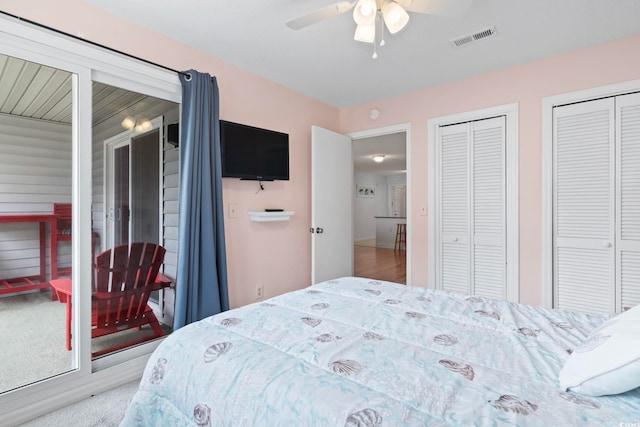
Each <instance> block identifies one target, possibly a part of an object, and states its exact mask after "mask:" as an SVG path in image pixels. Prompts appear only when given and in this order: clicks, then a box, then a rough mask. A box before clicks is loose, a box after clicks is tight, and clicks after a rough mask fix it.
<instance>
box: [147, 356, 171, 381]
mask: <svg viewBox="0 0 640 427" xmlns="http://www.w3.org/2000/svg"><path fill="white" fill-rule="evenodd" d="M166 364H167V359H165V358H164V357H161V358H160V359H158V360H157V361H156V364H155V366H154V367H153V370H152V371H151V378H149V382H150V383H151V384H158V383H160V381H162V379H163V378H164V371H165V368H164V367H165V365H166Z"/></svg>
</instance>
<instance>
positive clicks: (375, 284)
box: [367, 280, 382, 286]
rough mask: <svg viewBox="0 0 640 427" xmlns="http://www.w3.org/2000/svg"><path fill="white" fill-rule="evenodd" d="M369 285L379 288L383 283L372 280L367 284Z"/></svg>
mask: <svg viewBox="0 0 640 427" xmlns="http://www.w3.org/2000/svg"><path fill="white" fill-rule="evenodd" d="M367 285H374V286H379V285H382V282H381V281H379V280H370V281H368V282H367Z"/></svg>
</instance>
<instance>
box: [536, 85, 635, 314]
mask: <svg viewBox="0 0 640 427" xmlns="http://www.w3.org/2000/svg"><path fill="white" fill-rule="evenodd" d="M637 91H640V80H631V81H628V82H623V83H617V84H613V85H607V86H600V87H595V88H591V89H586V90H580V91H576V92H569V93H563V94H560V95H554V96H548V97H545V98H542V271H541V283H542V306H543V307H548V308H552V307H553V166H554V165H553V109H554V108H555V107H558V106H561V105H566V104H572V103H576V102H585V101H591V100H594V99H597V98H603V97H610V96H617V95H624V94H626V93H630V92H637Z"/></svg>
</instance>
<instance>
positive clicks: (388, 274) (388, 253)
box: [353, 245, 407, 284]
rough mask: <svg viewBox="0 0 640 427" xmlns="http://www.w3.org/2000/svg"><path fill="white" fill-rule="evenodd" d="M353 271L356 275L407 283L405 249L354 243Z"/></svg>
mask: <svg viewBox="0 0 640 427" xmlns="http://www.w3.org/2000/svg"><path fill="white" fill-rule="evenodd" d="M353 260H354V265H353V272H354V275H355V276H358V277H369V278H371V279H378V280H387V281H389V282H396V283H403V284H406V283H407V251H405V250H393V249H386V248H376V247H371V246H360V245H354V247H353Z"/></svg>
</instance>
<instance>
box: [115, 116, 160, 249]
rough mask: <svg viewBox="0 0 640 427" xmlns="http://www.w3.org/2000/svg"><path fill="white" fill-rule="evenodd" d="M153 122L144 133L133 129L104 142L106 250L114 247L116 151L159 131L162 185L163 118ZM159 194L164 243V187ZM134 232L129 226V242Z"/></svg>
mask: <svg viewBox="0 0 640 427" xmlns="http://www.w3.org/2000/svg"><path fill="white" fill-rule="evenodd" d="M150 122H151V126H152V127H151V129H149V130H146V131H144V132H138V131H136V130H135V129H131V130H127V131H124V132H121V133H119V134H117V135H116V136H112V137H111V138H109V139H106V140H105V141H104V156H103V158H104V168H103V170H104V181H103V182H104V192H103V206H104V215H105V218H104V219H105V221H104V237H105V239H104V240H105V243H104V248H111V247H113V224H112V222H111V219H110V218H109V216H110V209H111V207H113V198H114V188H113V179H114V176H113V166H114V160H113V157H114V151H115V150H116V149H117V148H121V147H124V146H127V145H129V146H131V142H132V141H133V139H134V138H136V137H138V136H141V135H144V134H146V133H149V132H153V131H155V130H157V131H158V132H159V133H158V146H159V150H160V151H159V153H160V156H159V162H160V165H159V166H160V167H159V169H158V170H159V176H158V182H159V183H162V161H163V155H162V153H163V147H162V141H163V117H162V116H160V117H156V118H154V119H152V120H150ZM129 157H131V150H130V151H129ZM131 166H132V165H131V162H129V187H131ZM158 192H159V199H158V200H160V206H158V215H159V224H160V229H159V230H158V239H159V241H162V185H159V186H158ZM129 206H131V192H129ZM132 231H133V228H132V227H131V224H129V239H128V241H129V242H131V233H132Z"/></svg>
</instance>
